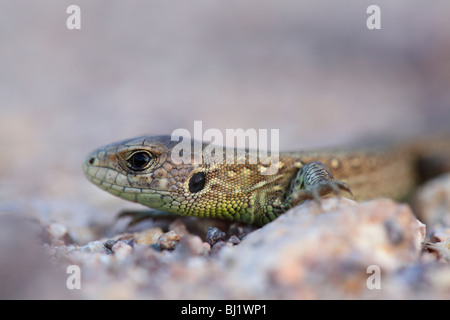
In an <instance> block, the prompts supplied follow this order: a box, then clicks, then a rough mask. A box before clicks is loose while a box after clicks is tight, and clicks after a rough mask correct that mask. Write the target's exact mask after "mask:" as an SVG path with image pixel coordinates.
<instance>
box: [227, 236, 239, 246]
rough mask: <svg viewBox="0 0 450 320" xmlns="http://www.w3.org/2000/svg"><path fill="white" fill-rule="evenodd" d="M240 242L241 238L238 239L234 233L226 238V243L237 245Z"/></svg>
mask: <svg viewBox="0 0 450 320" xmlns="http://www.w3.org/2000/svg"><path fill="white" fill-rule="evenodd" d="M240 242H241V240H239V238H238V237H237V236H235V235H232V236H231V237H230V238H229V239H228V243H231V244H232V245H234V246H235V245H237V244H239V243H240Z"/></svg>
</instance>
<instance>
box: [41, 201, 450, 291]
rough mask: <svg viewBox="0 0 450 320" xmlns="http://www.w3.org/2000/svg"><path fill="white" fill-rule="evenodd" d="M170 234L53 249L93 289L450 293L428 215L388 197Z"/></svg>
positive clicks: (50, 250)
mask: <svg viewBox="0 0 450 320" xmlns="http://www.w3.org/2000/svg"><path fill="white" fill-rule="evenodd" d="M172 225H174V224H172ZM176 225H177V227H178V228H179V230H185V229H184V228H180V223H179V222H177V223H176ZM175 233H176V232H173V231H172V232H170V235H171V236H172V237H174V236H175ZM163 235H164V233H163V231H162V230H161V229H160V228H155V229H147V230H144V231H141V232H136V233H133V234H123V235H118V236H117V237H115V238H114V239H115V240H112V239H109V240H108V241H106V239H104V240H100V241H95V242H92V243H89V244H87V245H85V246H77V245H69V246H50V247H47V249H46V252H47V254H48V255H50V256H51V257H53V258H54V260H55V262H56V263H57V264H58V265H59V267H60V268H64V266H66V265H71V264H76V265H79V266H80V267H81V274H82V289H81V290H79V294H80V295H81V296H82V297H83V298H102V299H103V298H115V299H122V298H123V299H128V298H149V299H328V298H331V299H335V298H357V299H431V298H440V299H448V298H450V289H449V288H450V273H449V265H448V263H447V262H446V261H445V259H443V258H442V255H440V254H439V252H437V251H436V250H433V248H431V249H427V250H424V249H423V245H422V244H423V242H424V241H425V225H423V224H422V223H421V222H419V221H418V220H417V219H416V218H415V216H414V215H413V213H412V211H411V209H410V207H409V206H408V205H405V204H397V203H395V202H393V201H391V200H388V199H378V200H373V201H368V202H364V203H361V204H358V203H356V202H353V201H351V200H348V199H335V198H330V199H325V200H324V201H323V203H322V207H319V206H318V205H317V204H316V203H315V202H306V203H304V204H303V205H301V206H299V207H297V208H294V209H292V210H290V211H289V212H287V213H286V214H284V215H283V216H281V217H279V218H278V219H277V220H275V221H273V222H272V223H269V224H268V225H266V226H264V227H262V228H260V229H257V230H255V231H253V232H251V233H250V234H248V235H246V236H244V237H242V239H240V241H239V240H238V241H236V240H235V239H237V237H236V236H235V235H234V236H232V237H230V238H231V239H230V238H229V241H219V242H217V243H215V244H213V246H212V247H211V245H210V244H208V243H207V242H206V241H205V239H201V238H200V237H199V236H197V235H193V234H190V233H187V232H186V231H183V234H180V235H178V236H179V238H180V240H179V241H178V240H177V243H174V245H173V246H171V247H170V248H169V249H170V250H164V247H161V246H160V245H158V239H160V240H159V241H161V236H163ZM227 236H228V237H229V235H227ZM175 237H176V238H177V239H178V237H177V236H175ZM102 243H106V246H103V245H102ZM434 245H435V246H436V245H438V244H434ZM438 246H439V245H438Z"/></svg>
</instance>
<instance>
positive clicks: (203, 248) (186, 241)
mask: <svg viewBox="0 0 450 320" xmlns="http://www.w3.org/2000/svg"><path fill="white" fill-rule="evenodd" d="M209 250H210V245H209V244H208V243H206V242H203V241H202V239H201V238H200V237H199V236H195V235H187V236H184V237H183V238H182V239H181V241H180V243H179V244H178V246H177V248H176V250H175V252H177V253H179V254H180V255H182V256H206V255H207V254H208V252H209Z"/></svg>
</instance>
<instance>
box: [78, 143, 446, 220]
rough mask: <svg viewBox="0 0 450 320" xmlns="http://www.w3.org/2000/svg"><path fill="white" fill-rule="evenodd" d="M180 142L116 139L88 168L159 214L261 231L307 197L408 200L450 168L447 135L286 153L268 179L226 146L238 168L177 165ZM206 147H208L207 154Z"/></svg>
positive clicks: (107, 186) (92, 176) (96, 179)
mask: <svg viewBox="0 0 450 320" xmlns="http://www.w3.org/2000/svg"><path fill="white" fill-rule="evenodd" d="M178 143H179V142H178V141H172V139H171V136H169V135H160V136H158V135H148V136H141V137H136V138H131V139H127V140H122V141H119V142H114V143H111V144H109V145H106V146H103V147H100V148H98V149H96V150H94V151H93V152H91V153H90V154H89V155H88V156H87V157H86V159H85V161H84V162H83V170H84V173H85V175H86V177H87V178H88V180H90V181H91V182H92V183H94V184H95V185H97V186H98V187H100V188H101V189H103V190H105V191H107V192H109V193H111V194H113V195H115V196H118V197H120V198H123V199H126V200H129V201H133V202H137V203H140V204H142V205H144V206H147V207H150V208H153V209H157V210H161V211H164V212H168V213H172V214H176V215H183V216H195V217H200V218H221V219H227V220H232V221H236V222H243V223H246V224H253V225H256V226H262V225H264V224H267V223H268V222H270V221H273V220H274V219H276V218H277V217H278V216H279V215H281V214H283V213H284V212H286V211H287V210H289V209H290V208H292V207H294V206H296V205H299V204H301V203H302V202H303V201H305V200H307V199H314V200H316V201H319V202H320V199H321V198H322V197H325V196H327V195H333V194H336V195H340V194H341V192H342V191H343V192H348V193H349V194H351V195H352V196H353V198H354V200H356V201H361V200H366V199H371V198H375V197H389V198H393V199H404V198H405V197H406V196H407V195H408V194H409V193H410V192H411V190H412V189H413V187H414V186H415V185H417V183H418V182H419V181H420V180H421V176H423V175H425V174H427V175H430V174H431V175H434V174H435V173H434V172H431V173H430V170H429V169H430V168H432V166H435V167H438V170H437V171H439V172H441V171H450V139H449V138H448V137H447V136H445V137H444V138H433V139H431V140H427V139H424V140H423V141H417V140H416V141H413V142H412V143H399V144H394V145H390V146H389V145H388V146H383V147H378V146H375V147H364V148H349V149H338V150H335V149H329V150H317V151H314V150H307V151H300V152H280V153H279V162H278V164H277V170H276V172H275V173H273V174H270V175H265V174H262V172H263V170H264V168H266V167H267V165H263V164H262V163H258V162H257V163H250V162H249V161H248V157H249V155H250V152H252V151H251V150H240V151H241V152H238V151H239V150H236V149H233V150H229V149H226V148H225V149H224V150H225V151H224V154H225V152H230V151H231V152H232V154H233V156H234V160H235V161H234V162H233V163H227V162H223V163H221V162H213V161H206V160H207V157H206V156H205V155H204V159H203V160H204V161H202V162H201V163H195V162H193V161H187V162H182V163H179V161H174V154H172V151H174V148H176V146H177V144H178ZM191 143H192V145H193V144H194V141H192V142H191ZM206 147H207V144H205V143H204V144H202V151H203V153H204V151H205V148H206ZM219 150H220V149H219ZM239 157H245V159H247V160H246V161H241V162H239V161H238V160H242V159H241V158H239ZM430 159H431V163H432V165H430V164H429V162H430ZM443 159H444V160H443ZM426 160H427V161H428V162H427V161H426ZM419 169H420V170H419ZM431 171H432V170H431ZM424 172H425V173H424Z"/></svg>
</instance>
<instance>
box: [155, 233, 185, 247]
mask: <svg viewBox="0 0 450 320" xmlns="http://www.w3.org/2000/svg"><path fill="white" fill-rule="evenodd" d="M180 240H181V237H180V236H179V235H178V234H177V233H176V232H175V231H169V232H166V233H163V234H162V235H161V236H160V237H159V238H158V241H157V242H156V243H157V245H158V247H159V248H160V249H161V250H173V249H175V247H176V246H177V244H178V242H180Z"/></svg>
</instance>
